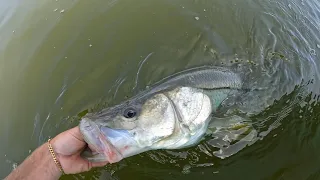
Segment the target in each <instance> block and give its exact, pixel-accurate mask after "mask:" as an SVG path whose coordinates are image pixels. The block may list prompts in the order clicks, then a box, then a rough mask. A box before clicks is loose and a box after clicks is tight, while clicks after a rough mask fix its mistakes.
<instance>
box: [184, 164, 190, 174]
mask: <svg viewBox="0 0 320 180" xmlns="http://www.w3.org/2000/svg"><path fill="white" fill-rule="evenodd" d="M190 169H191V166H190V165H188V164H187V165H185V166H184V167H183V170H182V173H183V174H189V173H190Z"/></svg>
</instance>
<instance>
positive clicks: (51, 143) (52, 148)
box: [47, 139, 64, 175]
mask: <svg viewBox="0 0 320 180" xmlns="http://www.w3.org/2000/svg"><path fill="white" fill-rule="evenodd" d="M56 143H57V142H56V141H55V139H52V140H50V139H49V140H48V142H47V147H48V151H49V153H50V156H51V160H52V162H53V164H54V166H55V168H54V169H55V171H56V170H58V171H59V173H60V175H62V174H64V170H63V165H62V163H61V159H62V157H61V155H60V154H59V152H58V150H57V146H56Z"/></svg>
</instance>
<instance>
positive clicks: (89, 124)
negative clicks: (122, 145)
mask: <svg viewBox="0 0 320 180" xmlns="http://www.w3.org/2000/svg"><path fill="white" fill-rule="evenodd" d="M79 128H80V132H81V133H82V135H83V138H84V140H85V142H86V143H87V144H88V147H89V149H90V150H91V151H92V152H91V154H92V155H93V156H99V158H94V157H93V158H90V157H86V156H85V157H84V158H87V159H88V160H89V161H94V162H106V161H107V162H108V163H115V162H118V161H120V160H121V159H123V156H122V154H121V153H120V152H119V151H118V150H117V148H116V147H115V146H114V145H113V144H112V143H111V142H110V141H109V140H108V138H107V137H106V136H105V135H104V133H103V132H102V131H101V128H100V126H99V125H98V124H97V123H95V122H93V121H92V120H90V119H88V118H84V119H82V120H81V122H80V124H79ZM87 154H88V152H87Z"/></svg>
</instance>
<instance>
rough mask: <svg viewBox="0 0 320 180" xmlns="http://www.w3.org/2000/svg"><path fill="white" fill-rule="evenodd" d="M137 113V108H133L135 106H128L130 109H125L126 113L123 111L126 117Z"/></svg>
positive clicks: (131, 116)
mask: <svg viewBox="0 0 320 180" xmlns="http://www.w3.org/2000/svg"><path fill="white" fill-rule="evenodd" d="M136 115H137V112H136V110H135V109H133V108H128V109H126V110H125V111H124V113H123V116H124V117H125V118H133V117H135V116H136Z"/></svg>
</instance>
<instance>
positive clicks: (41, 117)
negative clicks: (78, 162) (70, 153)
mask: <svg viewBox="0 0 320 180" xmlns="http://www.w3.org/2000/svg"><path fill="white" fill-rule="evenodd" d="M319 31H320V3H319V2H318V1H316V0H292V1H289V0H281V1H280V0H278V1H266V0H246V1H245V0H229V1H226V0H212V1H209V0H190V1H186V0H184V1H183V0H174V1H169V0H161V1H160V0H153V1H147V0H135V1H133V0H91V1H88V0H64V1H62V0H49V1H40V0H29V1H18V0H11V1H8V0H7V1H6V0H0V98H1V101H0V121H1V126H0V133H1V136H0V142H1V146H0V162H1V163H0V178H3V177H5V176H6V175H7V174H9V173H10V172H11V170H12V169H13V168H14V167H15V166H16V165H19V164H20V163H21V162H22V161H23V160H24V158H26V157H27V156H28V155H29V154H30V152H32V151H33V150H34V149H35V148H36V147H38V146H39V145H40V144H42V143H44V142H45V141H46V140H47V139H48V137H52V136H54V135H56V134H58V133H59V132H62V131H64V130H66V129H68V128H70V127H73V126H75V125H77V123H78V118H77V116H79V113H80V115H81V112H83V111H85V112H86V111H87V110H89V111H95V110H98V109H101V108H103V107H106V106H108V105H113V104H117V103H119V102H121V101H122V100H124V99H125V98H126V97H130V96H132V95H134V94H136V93H138V92H139V91H141V90H144V89H145V88H146V87H147V86H151V85H152V84H153V83H154V82H156V81H158V80H160V79H162V78H164V77H166V76H168V75H170V74H172V73H175V72H178V71H181V70H184V69H187V68H190V67H196V66H201V65H216V66H231V65H233V64H235V63H240V64H242V65H244V66H249V67H250V69H251V70H252V72H251V75H250V77H252V82H256V86H257V87H260V86H264V87H268V88H269V91H267V92H266V93H265V94H260V96H259V97H258V96H257V97H256V99H255V98H254V99H252V101H250V100H247V102H248V104H244V105H243V106H242V108H243V109H244V110H246V109H252V108H253V109H254V108H256V107H258V106H259V107H260V106H261V107H264V106H263V105H267V106H268V108H267V109H265V110H264V111H263V112H262V113H260V114H258V115H256V116H254V117H252V120H253V121H255V122H256V123H255V127H256V129H257V130H258V131H259V135H258V140H257V141H256V142H255V143H253V144H251V145H250V146H247V147H245V148H244V149H242V150H241V151H240V152H238V153H236V154H234V155H232V156H231V157H228V158H225V159H219V158H217V157H215V156H213V152H214V151H215V149H214V148H213V147H212V146H210V137H208V138H207V139H206V140H205V141H203V142H201V143H200V144H199V145H197V146H195V147H192V148H189V149H182V150H174V151H163V150H158V151H150V152H146V153H142V154H140V155H136V156H134V157H131V158H127V159H125V160H122V161H121V162H119V163H116V164H113V165H108V166H106V167H104V168H99V169H94V170H92V171H91V172H87V173H83V174H79V175H69V176H65V177H62V179H195V178H202V179H246V180H248V179H290V180H295V179H297V180H301V179H310V180H312V179H320V166H319V165H320V156H319V152H320V137H319V136H320V135H319V133H320V129H319V128H320V125H319V122H320V119H319V118H320V114H319V112H320V106H319V104H318V103H317V102H318V94H319V87H320V85H319V82H320V81H319V80H320V78H319V77H320V74H319V73H320V71H319V67H320V66H319V65H320V64H319V56H320V33H319ZM257 99H258V100H257ZM250 102H251V103H252V104H250ZM253 102H255V103H258V104H254V103H253Z"/></svg>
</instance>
